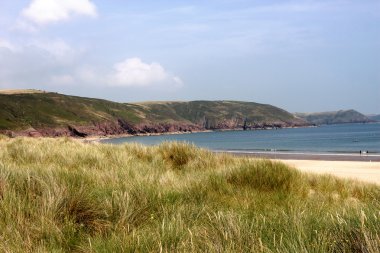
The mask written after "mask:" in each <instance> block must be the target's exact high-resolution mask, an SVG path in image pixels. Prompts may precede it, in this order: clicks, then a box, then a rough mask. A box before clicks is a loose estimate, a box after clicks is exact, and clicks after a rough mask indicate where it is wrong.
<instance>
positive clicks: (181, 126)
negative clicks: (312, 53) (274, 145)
mask: <svg viewBox="0 0 380 253" xmlns="http://www.w3.org/2000/svg"><path fill="white" fill-rule="evenodd" d="M302 126H309V125H308V124H302V123H299V124H291V123H289V124H287V123H273V124H267V123H264V124H255V125H251V124H250V125H248V126H247V125H246V126H244V124H239V122H235V123H233V122H219V123H217V124H216V125H215V126H213V127H210V128H207V127H205V126H204V125H202V124H185V123H181V122H177V123H175V122H174V123H157V124H152V123H147V124H144V123H141V124H136V125H133V124H129V123H127V122H125V121H124V120H118V121H116V122H101V123H94V124H93V125H90V126H73V125H69V126H67V127H59V128H40V129H34V128H30V129H27V130H22V131H10V130H6V131H0V133H1V134H5V135H7V136H9V137H16V136H29V137H64V136H67V137H78V138H84V137H89V136H117V135H143V134H164V133H175V132H178V133H181V132H182V133H191V132H199V131H206V130H232V129H234V130H239V129H240V130H255V129H272V128H283V127H302Z"/></svg>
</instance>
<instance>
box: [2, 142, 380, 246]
mask: <svg viewBox="0 0 380 253" xmlns="http://www.w3.org/2000/svg"><path fill="white" fill-rule="evenodd" d="M379 209H380V187H378V186H376V185H370V184H364V183H359V182H356V181H349V180H341V179H337V178H335V177H332V176H316V175H312V174H304V173H301V172H299V171H297V170H296V169H294V168H291V167H288V166H286V165H284V164H282V163H279V162H271V161H268V160H254V159H244V158H237V157H232V156H229V155H225V154H213V153H211V152H209V151H206V150H202V149H198V148H196V147H194V146H192V145H188V144H184V143H163V144H161V145H159V146H154V147H146V146H141V145H137V144H128V145H120V146H112V145H104V144H97V143H91V144H84V143H81V142H79V141H76V140H71V139H68V138H63V139H43V138H41V139H28V138H1V139H0V252H70V251H79V252H159V251H160V252H366V253H367V252H368V253H375V252H379V248H380V243H379V242H380V228H379V221H380V216H379V211H378V210H379Z"/></svg>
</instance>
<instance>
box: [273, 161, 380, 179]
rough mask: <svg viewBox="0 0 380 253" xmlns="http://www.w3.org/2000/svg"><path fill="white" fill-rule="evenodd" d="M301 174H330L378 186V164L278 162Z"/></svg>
mask: <svg viewBox="0 0 380 253" xmlns="http://www.w3.org/2000/svg"><path fill="white" fill-rule="evenodd" d="M279 161H282V162H284V163H285V164H288V165H290V166H293V167H295V168H297V169H299V170H301V171H303V172H312V173H316V174H331V175H334V176H337V177H340V178H349V179H356V180H360V181H364V182H369V183H376V184H380V162H358V161H316V160H279Z"/></svg>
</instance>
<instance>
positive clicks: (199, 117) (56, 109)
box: [0, 92, 306, 136]
mask: <svg viewBox="0 0 380 253" xmlns="http://www.w3.org/2000/svg"><path fill="white" fill-rule="evenodd" d="M302 125H306V123H305V121H303V120H301V119H299V118H297V117H294V116H293V115H292V114H290V113H288V112H286V111H284V110H282V109H280V108H277V107H274V106H271V105H265V104H258V103H252V102H238V101H191V102H145V103H134V104H131V103H116V102H111V101H107V100H102V99H94V98H83V97H76V96H67V95H62V94H57V93H49V92H45V93H43V92H38V93H32V92H28V93H17V92H16V93H12V94H1V93H0V131H2V132H5V131H8V132H9V131H12V132H13V133H15V134H29V135H44V136H52V135H53V136H60V135H81V134H82V135H83V136H85V135H113V134H123V133H130V134H137V133H160V132H173V131H194V130H206V129H236V128H245V129H250V128H267V127H291V126H302Z"/></svg>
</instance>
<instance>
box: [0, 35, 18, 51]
mask: <svg viewBox="0 0 380 253" xmlns="http://www.w3.org/2000/svg"><path fill="white" fill-rule="evenodd" d="M0 48H5V49H7V50H10V51H12V52H15V51H17V47H16V46H15V45H14V44H12V43H11V42H9V41H8V40H5V39H1V38H0Z"/></svg>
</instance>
